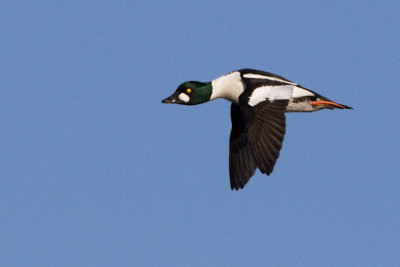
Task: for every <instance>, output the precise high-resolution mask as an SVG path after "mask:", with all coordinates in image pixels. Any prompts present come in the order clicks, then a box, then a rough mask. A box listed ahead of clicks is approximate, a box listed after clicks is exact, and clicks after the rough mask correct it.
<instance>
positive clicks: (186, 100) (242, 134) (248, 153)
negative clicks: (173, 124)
mask: <svg viewBox="0 0 400 267" xmlns="http://www.w3.org/2000/svg"><path fill="white" fill-rule="evenodd" d="M217 98H223V99H226V100H228V101H230V102H231V109H230V114H231V122H232V129H231V133H230V137H229V177H230V186H231V189H232V190H234V189H235V190H239V189H243V188H244V186H245V185H246V184H247V182H248V181H249V180H250V178H251V177H252V176H253V175H254V173H255V171H256V169H259V170H260V172H261V173H263V174H266V175H270V174H271V173H272V171H273V169H274V166H275V163H276V161H277V159H278V158H279V153H280V150H281V148H282V142H283V139H284V136H285V132H286V117H285V113H287V112H314V111H319V110H322V109H331V110H332V109H352V107H349V106H346V105H343V104H339V103H337V102H334V101H332V100H330V99H328V98H327V97H324V96H322V95H320V94H318V93H316V92H314V91H311V90H310V89H307V88H305V87H302V86H300V85H299V84H297V83H294V82H292V81H290V80H288V79H286V78H284V77H282V76H279V75H276V74H272V73H269V72H265V71H261V70H256V69H240V70H235V71H232V72H229V73H227V74H225V75H223V76H221V77H218V78H216V79H214V80H212V81H210V82H198V81H187V82H184V83H182V84H180V85H179V86H178V88H177V89H176V90H175V92H174V93H173V94H172V95H171V96H169V97H167V98H165V99H163V100H162V101H161V102H162V103H167V104H179V105H198V104H202V103H205V102H209V101H211V100H214V99H217Z"/></svg>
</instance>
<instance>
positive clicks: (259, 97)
mask: <svg viewBox="0 0 400 267" xmlns="http://www.w3.org/2000/svg"><path fill="white" fill-rule="evenodd" d="M292 92H293V86H291V85H283V86H262V87H258V88H256V89H255V90H254V91H253V93H252V94H251V96H250V99H249V105H250V106H252V107H254V106H255V105H257V104H258V103H260V102H263V101H265V100H269V101H274V100H284V99H287V100H289V99H290V98H291V97H292Z"/></svg>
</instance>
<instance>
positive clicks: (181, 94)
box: [178, 93, 190, 103]
mask: <svg viewBox="0 0 400 267" xmlns="http://www.w3.org/2000/svg"><path fill="white" fill-rule="evenodd" d="M178 97H179V99H180V100H182V101H183V102H185V103H188V102H189V101H190V97H189V96H188V95H187V94H185V93H180V94H179V96H178Z"/></svg>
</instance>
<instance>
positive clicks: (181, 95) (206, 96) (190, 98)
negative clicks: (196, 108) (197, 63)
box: [161, 81, 212, 105]
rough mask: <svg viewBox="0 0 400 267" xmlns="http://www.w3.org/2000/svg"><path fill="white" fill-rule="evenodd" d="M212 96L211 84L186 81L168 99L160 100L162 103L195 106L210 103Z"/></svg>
mask: <svg viewBox="0 0 400 267" xmlns="http://www.w3.org/2000/svg"><path fill="white" fill-rule="evenodd" d="M211 94H212V84H211V83H210V82H208V83H202V82H196V81H188V82H184V83H182V84H181V85H179V87H178V88H177V89H176V91H175V93H173V94H172V95H171V96H170V97H167V98H166V99H164V100H162V101H161V102H162V103H171V104H181V105H197V104H201V103H204V102H207V101H210V98H211Z"/></svg>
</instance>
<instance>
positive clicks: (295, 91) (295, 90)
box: [292, 86, 314, 98]
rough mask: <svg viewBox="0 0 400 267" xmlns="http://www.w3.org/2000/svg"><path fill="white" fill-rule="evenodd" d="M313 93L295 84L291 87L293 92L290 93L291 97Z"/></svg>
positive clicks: (311, 94)
mask: <svg viewBox="0 0 400 267" xmlns="http://www.w3.org/2000/svg"><path fill="white" fill-rule="evenodd" d="M313 95H314V94H313V93H312V92H310V91H308V90H305V89H303V88H300V87H297V86H294V87H293V94H292V97H293V98H297V97H303V96H313Z"/></svg>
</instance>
